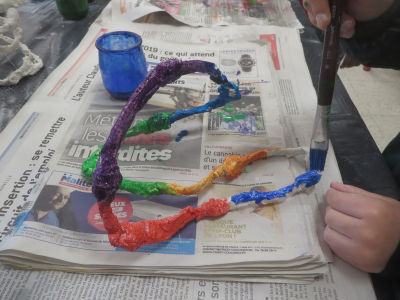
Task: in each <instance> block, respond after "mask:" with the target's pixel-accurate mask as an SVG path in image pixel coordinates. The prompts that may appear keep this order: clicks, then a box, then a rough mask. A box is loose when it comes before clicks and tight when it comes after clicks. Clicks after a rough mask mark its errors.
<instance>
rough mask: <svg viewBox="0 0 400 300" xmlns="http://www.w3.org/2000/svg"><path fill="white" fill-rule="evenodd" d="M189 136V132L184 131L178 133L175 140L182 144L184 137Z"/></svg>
mask: <svg viewBox="0 0 400 300" xmlns="http://www.w3.org/2000/svg"><path fill="white" fill-rule="evenodd" d="M188 134H189V131H187V130H182V131H181V132H179V133H178V136H177V137H176V139H175V142H180V141H181V140H182V139H183V137H185V136H187V135H188Z"/></svg>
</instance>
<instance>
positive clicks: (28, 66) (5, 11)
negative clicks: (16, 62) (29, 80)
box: [0, 0, 43, 86]
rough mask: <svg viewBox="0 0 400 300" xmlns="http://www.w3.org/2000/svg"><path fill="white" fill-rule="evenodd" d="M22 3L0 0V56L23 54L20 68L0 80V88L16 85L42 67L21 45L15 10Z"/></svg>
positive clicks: (20, 32)
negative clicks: (19, 52)
mask: <svg viewBox="0 0 400 300" xmlns="http://www.w3.org/2000/svg"><path fill="white" fill-rule="evenodd" d="M23 3H24V0H0V42H1V43H0V56H3V55H7V54H9V53H11V52H15V51H21V53H22V54H23V58H22V64H21V66H20V67H19V68H17V69H16V70H14V71H13V72H11V73H10V74H9V75H8V76H7V77H6V78H4V79H0V86H6V85H14V84H17V83H18V82H19V81H20V80H21V79H22V78H23V77H25V76H27V75H33V74H35V73H36V72H37V71H39V70H40V69H41V68H42V66H43V62H42V60H41V59H40V57H39V56H37V55H36V54H34V53H32V52H31V51H30V50H29V48H28V47H27V46H26V45H25V44H23V43H21V34H22V29H21V28H20V27H18V24H19V21H20V19H19V14H18V11H17V10H16V9H15V8H16V7H18V6H20V5H21V4H23Z"/></svg>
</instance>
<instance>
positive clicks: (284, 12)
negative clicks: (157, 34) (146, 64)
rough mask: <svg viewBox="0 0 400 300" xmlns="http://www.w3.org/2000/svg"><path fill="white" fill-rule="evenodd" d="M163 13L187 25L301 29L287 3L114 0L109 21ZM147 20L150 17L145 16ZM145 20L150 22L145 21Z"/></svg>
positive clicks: (271, 1)
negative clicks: (271, 26)
mask: <svg viewBox="0 0 400 300" xmlns="http://www.w3.org/2000/svg"><path fill="white" fill-rule="evenodd" d="M159 11H163V12H166V13H168V14H169V15H170V16H172V17H173V18H175V19H176V20H178V21H180V22H182V23H184V24H187V25H190V26H205V27H211V26H218V25H250V24H254V25H277V26H284V27H293V28H302V25H301V24H300V22H299V21H298V19H297V18H296V15H295V14H294V12H293V10H292V7H291V6H290V2H289V1H287V0H269V1H250V0H249V1H243V0H229V1H227V0H224V1H221V0H175V1H163V0H113V1H112V20H113V22H114V23H115V22H119V21H121V20H127V21H134V20H137V19H139V18H140V17H143V16H147V15H148V14H151V13H154V12H159ZM146 18H151V16H147V17H146ZM147 21H150V19H149V20H147Z"/></svg>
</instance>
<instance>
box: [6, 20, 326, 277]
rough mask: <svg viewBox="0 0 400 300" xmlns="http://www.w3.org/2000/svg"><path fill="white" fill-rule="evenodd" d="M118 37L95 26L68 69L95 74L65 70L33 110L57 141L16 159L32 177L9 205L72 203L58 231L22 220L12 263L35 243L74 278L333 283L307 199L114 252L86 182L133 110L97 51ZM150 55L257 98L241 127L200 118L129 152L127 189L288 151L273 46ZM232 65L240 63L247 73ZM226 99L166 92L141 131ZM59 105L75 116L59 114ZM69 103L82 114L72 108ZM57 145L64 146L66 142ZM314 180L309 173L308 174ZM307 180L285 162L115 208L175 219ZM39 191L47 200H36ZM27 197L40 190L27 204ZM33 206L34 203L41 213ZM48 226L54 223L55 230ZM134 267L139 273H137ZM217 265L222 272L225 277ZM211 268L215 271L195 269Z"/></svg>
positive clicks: (33, 134) (244, 105)
mask: <svg viewBox="0 0 400 300" xmlns="http://www.w3.org/2000/svg"><path fill="white" fill-rule="evenodd" d="M132 26H134V25H132ZM111 29H112V30H116V29H118V28H105V27H97V26H93V27H92V29H91V31H90V32H89V33H88V36H87V39H86V41H87V42H86V43H85V42H84V43H83V44H82V46H81V48H82V50H83V51H80V50H81V49H79V50H78V51H77V52H80V55H78V57H74V55H72V56H71V59H69V61H66V62H65V63H66V64H68V65H69V66H72V67H73V68H75V67H76V68H79V69H80V70H85V73H83V74H82V72H81V71H79V70H76V69H73V68H72V69H71V68H69V69H68V68H67V69H65V68H64V69H63V70H62V71H63V72H60V73H61V74H58V72H57V71H58V70H57V71H56V72H55V73H54V75H52V76H50V77H49V79H48V82H49V84H47V85H44V86H42V88H40V89H39V90H38V91H37V94H36V95H35V98H34V100H33V101H35V100H36V99H38V100H37V101H38V103H34V104H32V105H35V107H38V106H43V110H41V112H39V113H38V115H37V116H35V117H32V119H33V120H32V121H31V122H32V123H35V124H34V125H33V124H32V123H31V124H32V127H34V126H35V127H36V128H40V129H41V130H43V129H44V128H48V129H47V130H46V131H45V132H44V133H43V134H42V136H43V137H42V138H41V139H40V141H39V142H34V141H33V140H34V139H37V131H35V130H30V131H28V132H26V133H25V135H24V138H25V139H27V140H30V141H29V144H30V145H36V146H35V147H34V148H31V147H20V148H19V150H17V149H16V150H15V151H12V152H13V157H10V159H8V160H7V165H6V167H7V166H9V167H12V168H13V170H16V169H19V167H21V170H20V171H19V172H17V174H22V175H21V176H20V177H19V178H17V181H16V184H15V185H14V187H13V188H12V191H10V190H8V191H7V192H6V193H8V198H10V197H11V198H13V197H15V199H18V196H22V198H23V199H25V197H26V199H27V202H26V203H28V205H29V201H28V198H29V197H28V196H26V195H29V194H30V193H32V195H34V196H32V198H33V197H37V200H36V206H39V205H45V203H47V202H48V201H49V197H50V196H49V190H51V189H52V188H53V187H54V186H57V185H58V186H63V187H64V188H63V189H62V190H63V193H65V194H66V197H67V198H68V202H67V203H66V204H65V205H63V206H62V207H59V206H57V207H56V208H54V212H53V214H54V215H55V217H54V218H53V219H54V220H52V221H40V220H41V218H39V217H38V216H35V207H34V208H33V209H31V210H29V211H28V212H26V213H25V215H24V217H20V219H19V225H18V226H14V231H13V234H12V237H10V238H9V239H8V240H7V242H6V243H3V244H2V245H3V246H4V247H2V250H3V254H7V255H9V256H14V259H16V257H18V256H20V255H21V254H18V255H17V254H13V251H14V250H17V249H24V245H26V243H27V240H29V251H26V250H23V251H25V252H27V253H29V255H31V256H36V257H37V256H48V253H53V254H52V255H51V259H52V260H53V262H55V261H56V262H57V264H58V265H65V264H66V263H69V264H70V266H71V264H75V266H74V268H78V269H79V268H81V269H84V268H87V266H88V265H91V266H93V265H96V266H98V268H99V269H98V271H102V270H112V269H115V266H116V265H118V266H124V267H119V268H118V271H119V272H121V273H123V272H128V271H132V270H134V271H135V273H136V274H148V273H149V271H148V270H151V272H152V273H154V272H155V270H154V268H158V272H159V274H176V275H182V274H185V276H194V277H199V276H202V275H203V276H209V273H210V270H213V269H214V271H213V276H214V277H216V278H229V276H233V275H240V274H246V277H245V278H242V279H241V276H236V278H237V279H241V280H246V281H263V280H267V281H268V280H274V279H271V278H272V275H275V276H278V275H281V276H282V277H281V278H282V279H281V280H289V281H290V280H294V281H296V280H298V281H300V282H301V281H309V280H312V278H314V277H315V276H318V275H320V274H322V273H323V272H324V271H325V270H324V269H323V268H322V266H323V265H324V264H326V262H327V261H328V260H329V258H327V257H325V255H324V253H323V251H322V250H321V247H320V245H319V244H320V241H319V240H318V239H315V238H314V236H316V234H317V232H316V225H315V222H316V221H315V220H316V218H311V219H308V218H304V216H307V215H311V214H312V212H311V207H310V205H308V204H306V203H307V201H306V200H305V199H304V196H302V195H299V196H296V197H293V198H291V199H288V201H285V202H283V203H276V204H273V205H266V206H265V207H260V206H252V205H248V206H246V207H243V208H240V209H237V210H234V211H232V212H231V213H229V214H228V215H227V216H224V217H222V218H220V219H218V220H213V221H210V220H206V221H202V222H198V223H197V224H195V223H192V224H191V225H189V226H187V227H186V228H184V229H183V230H182V231H180V232H179V234H178V235H177V236H176V237H174V238H172V239H171V240H169V241H167V242H162V243H158V244H156V245H148V246H145V247H142V248H141V249H139V250H138V251H136V252H135V253H127V252H124V251H117V252H115V250H114V248H113V247H111V246H110V245H109V244H108V238H107V235H106V234H104V233H105V231H104V228H103V225H102V220H101V218H100V216H99V212H98V208H97V204H96V200H95V198H94V196H93V195H92V194H91V191H90V182H88V181H87V180H85V179H84V178H83V177H82V176H81V175H80V167H81V164H82V162H83V161H84V160H85V159H86V158H87V157H88V156H89V155H90V154H91V153H92V152H93V151H95V150H96V149H97V148H98V147H99V146H101V144H102V143H104V142H105V139H106V137H107V133H108V132H109V130H110V128H111V126H112V125H113V122H115V120H116V118H117V116H118V114H119V112H120V111H121V108H122V104H123V102H120V101H115V100H112V99H111V98H110V96H109V95H108V94H107V93H106V92H105V90H104V88H103V86H102V82H101V77H100V76H99V75H100V74H99V70H98V66H97V57H96V56H95V55H91V53H92V52H95V50H94V47H93V43H92V42H93V41H94V40H95V39H96V37H97V36H98V35H99V34H101V33H102V32H106V31H110V30H111ZM177 49H179V50H177ZM143 50H144V52H145V54H146V58H147V62H148V68H149V70H151V69H152V68H153V67H154V66H155V65H156V64H157V63H159V62H160V61H163V60H166V59H169V58H171V57H178V58H181V59H199V58H200V59H207V60H209V61H211V62H215V63H216V64H217V65H220V66H221V68H222V71H223V72H224V73H225V74H226V75H227V76H228V78H230V79H231V80H235V81H237V80H238V81H239V82H240V85H241V87H243V89H247V90H249V91H250V92H249V93H248V94H247V95H245V96H244V97H243V98H242V99H241V100H240V101H238V102H236V103H232V104H231V107H232V108H233V109H234V110H235V112H234V114H235V115H239V114H243V115H244V116H245V117H244V118H240V119H237V120H235V122H225V121H224V120H223V114H226V113H227V112H225V111H224V110H223V109H220V110H219V111H218V110H216V111H213V112H211V113H208V114H204V115H199V116H194V117H192V118H188V119H186V120H184V121H182V122H181V123H180V124H176V125H175V124H174V125H173V126H172V128H171V129H169V130H166V131H163V132H158V133H154V134H151V135H147V136H144V135H140V136H137V137H133V138H128V139H126V140H125V141H124V145H123V146H122V147H121V150H120V152H119V166H120V168H121V170H122V172H123V173H124V174H125V177H126V178H132V179H133V178H134V179H135V180H139V181H150V180H151V181H164V182H177V183H181V184H185V185H189V184H191V183H195V182H197V181H199V180H200V179H201V178H203V177H205V176H206V175H207V174H208V173H209V172H210V171H211V170H212V169H213V168H214V167H216V166H217V165H219V164H221V163H222V162H223V159H224V158H225V157H226V156H227V155H229V154H240V155H243V154H247V153H249V152H253V151H255V150H260V149H263V148H266V147H286V142H285V138H284V136H285V134H284V130H283V128H282V124H283V123H284V122H285V120H284V119H282V118H281V117H280V116H281V113H280V111H281V109H282V108H281V107H280V105H279V102H280V101H279V97H278V95H277V93H276V92H275V87H274V84H273V82H274V79H273V76H272V74H271V72H270V71H269V68H265V67H260V66H269V65H271V66H272V62H271V61H272V60H271V58H270V56H269V51H268V46H267V43H266V42H260V43H248V44H246V43H240V44H233V43H230V44H229V45H225V46H223V45H222V44H220V45H214V46H212V45H209V47H207V49H204V47H203V46H202V45H183V44H182V45H180V46H179V47H176V44H170V43H167V42H159V41H157V40H154V39H149V40H148V41H146V40H145V41H144V43H143ZM244 55H246V56H247V57H251V60H252V65H251V67H249V66H247V68H246V69H245V68H244V67H240V63H238V61H240V59H241V57H243V56H244ZM231 61H235V65H232V64H231ZM77 62H79V64H77ZM239 68H240V69H239ZM60 69H61V68H60ZM65 70H66V71H65ZM216 96H217V91H216V86H215V85H213V84H211V83H210V81H209V79H208V77H207V76H204V75H202V74H192V75H188V76H184V77H182V78H180V79H179V80H177V81H176V82H174V83H173V84H170V85H167V86H166V87H163V88H161V89H160V90H159V91H158V92H157V93H156V94H155V95H154V96H153V97H152V99H151V101H150V102H149V105H146V107H145V108H144V109H143V110H142V111H141V112H140V113H139V114H138V115H137V118H136V120H135V122H139V121H141V120H144V119H147V118H148V117H149V116H151V115H152V114H154V113H157V112H161V111H166V112H170V111H174V110H182V109H188V108H191V107H195V106H198V105H201V104H203V103H205V102H208V101H209V100H210V99H213V98H215V97H216ZM40 102H41V103H40ZM50 103H51V104H50ZM57 103H63V105H60V106H58V108H56V106H57V105H58V104H57ZM69 103H73V104H72V105H71V106H70V107H69V108H67V106H68V104H69ZM231 114H233V113H231ZM221 115H222V117H221ZM32 127H31V128H32ZM182 128H184V129H185V130H187V131H188V132H190V134H189V135H188V136H186V137H184V138H183V140H182V141H180V140H178V136H179V133H180V132H181V131H182ZM63 129H64V130H65V131H63ZM57 137H58V138H60V139H61V138H62V141H59V142H57ZM21 157H25V158H28V159H27V161H26V162H25V164H22V163H21ZM53 157H54V159H53ZM28 163H29V164H28ZM27 164H28V166H27ZM305 168H306V165H305V164H303V166H302V171H303V172H304V170H305ZM266 170H268V171H266ZM275 170H279V172H278V171H275ZM300 170H301V167H300V168H299V169H298V170H294V169H293V167H291V166H290V164H289V161H288V160H287V159H286V158H282V159H278V158H277V159H270V160H267V161H265V162H261V163H259V164H253V165H251V166H248V168H246V174H243V175H242V176H241V177H239V178H238V179H235V180H233V181H230V182H225V181H220V182H218V184H216V185H214V186H213V187H212V188H211V189H209V190H208V191H207V192H205V193H203V194H201V195H199V196H191V197H176V196H155V197H149V198H144V197H141V196H136V195H130V194H127V193H120V194H119V195H118V199H117V200H116V201H114V205H115V213H116V214H117V216H118V217H119V218H120V221H121V222H122V221H138V220H144V219H154V218H163V217H166V216H170V215H173V214H176V213H177V212H178V211H179V210H180V209H182V208H183V207H185V206H188V205H191V206H193V205H199V204H201V203H203V202H204V201H207V200H208V199H209V198H211V197H217V198H225V197H227V196H230V195H232V194H235V193H239V192H243V191H250V190H252V189H257V190H274V189H277V188H279V187H281V186H285V185H288V184H290V183H291V182H293V180H294V177H295V176H296V173H297V172H298V171H300ZM25 178H27V179H26V180H25ZM36 186H37V187H38V188H37V191H35V190H34V187H36ZM43 186H44V187H43ZM42 187H43V188H42ZM24 188H30V189H29V190H28V191H26V192H25V193H24V192H23V189H24ZM20 191H21V192H20ZM312 197H314V196H312ZM306 198H307V197H306ZM42 203H44V204H42ZM176 203H179V204H176ZM32 204H33V201H32V202H31V205H30V206H32ZM30 206H29V207H28V208H31V207H30ZM24 209H25V210H26V209H27V207H24ZM47 219H50V215H48V216H46V218H43V220H47ZM23 220H25V222H22V221H23ZM44 223H45V224H44ZM49 225H52V226H49ZM260 228H263V230H260ZM264 229H265V230H264ZM44 244H46V248H44V247H43V245H44ZM93 251H96V255H93ZM149 253H151V255H148V254H149ZM166 254H169V256H168V260H165V255H166ZM243 255H246V261H247V262H248V263H251V262H257V265H255V264H250V265H248V266H244V265H243V266H242V269H240V270H236V269H235V268H234V267H233V266H234V264H238V263H240V262H242V260H243ZM110 256H112V257H113V259H110ZM128 258H130V259H131V263H127V260H128ZM30 259H31V260H33V259H32V257H30ZM8 261H9V260H8ZM277 261H278V262H279V263H277ZM285 263H291V266H285ZM308 263H311V264H308ZM305 264H308V265H307V268H305V269H304V268H303V269H302V268H300V269H298V270H296V265H299V266H304V265H305ZM79 265H82V266H79ZM217 265H218V269H219V270H221V272H218V271H217V270H215V268H216V266H217ZM200 266H208V268H204V269H199V268H197V269H193V267H200ZM163 267H164V268H163ZM181 267H186V268H187V269H186V270H182V268H181ZM266 267H268V268H270V269H265V268H266ZM64 268H67V267H66V266H65V267H64ZM71 268H72V267H71ZM124 268H125V269H124ZM92 270H95V268H94V267H93V268H92ZM263 275H264V279H263Z"/></svg>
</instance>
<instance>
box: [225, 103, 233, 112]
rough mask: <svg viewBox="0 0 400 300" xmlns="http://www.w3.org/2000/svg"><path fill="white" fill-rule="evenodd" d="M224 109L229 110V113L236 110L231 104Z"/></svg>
mask: <svg viewBox="0 0 400 300" xmlns="http://www.w3.org/2000/svg"><path fill="white" fill-rule="evenodd" d="M223 109H224V111H226V112H229V113H231V112H234V111H235V109H234V108H233V107H232V106H229V105H226V106H224V108H223Z"/></svg>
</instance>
